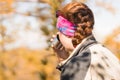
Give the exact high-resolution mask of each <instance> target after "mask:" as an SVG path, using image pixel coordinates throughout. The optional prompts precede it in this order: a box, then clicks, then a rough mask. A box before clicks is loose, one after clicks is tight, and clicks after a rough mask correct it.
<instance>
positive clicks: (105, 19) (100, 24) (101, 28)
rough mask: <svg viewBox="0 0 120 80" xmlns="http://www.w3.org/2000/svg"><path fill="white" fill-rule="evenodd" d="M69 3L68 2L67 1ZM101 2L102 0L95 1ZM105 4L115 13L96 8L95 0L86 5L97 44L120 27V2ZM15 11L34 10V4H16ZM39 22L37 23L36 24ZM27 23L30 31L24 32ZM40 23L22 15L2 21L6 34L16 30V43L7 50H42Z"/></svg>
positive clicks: (42, 37)
mask: <svg viewBox="0 0 120 80" xmlns="http://www.w3.org/2000/svg"><path fill="white" fill-rule="evenodd" d="M68 1H69V0H68ZM97 1H102V0H97ZM106 2H107V3H112V5H113V6H114V8H115V9H116V13H115V14H112V13H110V12H108V11H106V10H105V9H104V8H101V7H97V6H96V5H95V4H94V3H95V0H90V1H89V2H87V3H86V4H87V5H88V6H89V7H90V8H91V9H92V10H93V13H94V15H95V25H94V31H93V32H94V34H95V37H96V38H97V40H98V41H99V42H102V41H103V40H104V38H105V37H106V36H107V35H108V34H110V33H111V32H112V30H113V29H115V28H116V27H117V26H120V5H119V4H120V0H106ZM17 6H18V8H17V10H18V11H20V12H24V11H30V10H32V9H34V7H35V6H36V4H32V3H31V4H28V3H24V4H23V3H21V4H17ZM38 22H39V23H38ZM28 23H29V25H31V28H32V31H24V28H25V26H26V25H27V24H28ZM41 24H42V23H40V21H38V20H37V19H36V18H34V17H26V16H23V15H13V16H11V17H9V18H8V19H7V20H5V21H4V25H6V26H7V28H8V32H10V31H12V30H14V29H16V30H19V32H18V33H17V37H16V39H17V42H15V44H10V45H7V47H8V48H14V47H19V46H25V47H28V48H32V49H39V48H44V47H45V46H47V43H46V42H45V40H46V37H45V36H43V35H42V33H40V31H39V30H40V28H39V26H40V25H41Z"/></svg>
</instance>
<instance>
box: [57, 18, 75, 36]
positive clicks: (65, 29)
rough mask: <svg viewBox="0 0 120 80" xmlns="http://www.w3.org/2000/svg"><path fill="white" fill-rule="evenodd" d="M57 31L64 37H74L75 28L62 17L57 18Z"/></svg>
mask: <svg viewBox="0 0 120 80" xmlns="http://www.w3.org/2000/svg"><path fill="white" fill-rule="evenodd" d="M57 29H58V30H59V31H60V32H61V33H63V34H64V35H66V36H74V32H75V31H76V26H75V24H73V23H72V22H70V21H68V20H67V19H65V18H64V17H62V16H58V19H57Z"/></svg>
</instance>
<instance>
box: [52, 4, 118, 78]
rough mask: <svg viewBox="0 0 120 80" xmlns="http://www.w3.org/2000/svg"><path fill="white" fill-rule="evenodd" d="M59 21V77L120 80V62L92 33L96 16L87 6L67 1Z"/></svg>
mask: <svg viewBox="0 0 120 80" xmlns="http://www.w3.org/2000/svg"><path fill="white" fill-rule="evenodd" d="M56 24H57V25H56V26H57V29H58V31H59V32H58V33H57V38H58V40H59V43H58V44H57V45H53V49H54V51H55V52H56V54H57V56H58V59H59V64H58V66H57V69H59V70H60V71H61V79H60V80H120V61H119V60H118V59H117V58H116V57H115V56H114V54H113V53H112V52H111V51H110V50H108V49H107V48H106V47H105V46H103V45H102V44H101V43H98V42H97V41H96V39H95V37H94V36H93V34H92V30H93V28H94V27H93V26H94V15H93V13H92V11H91V9H90V8H89V7H88V6H87V5H85V4H83V3H79V2H71V3H69V4H67V5H66V6H64V7H63V8H62V9H60V10H58V12H57V23H56Z"/></svg>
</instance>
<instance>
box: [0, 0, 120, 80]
mask: <svg viewBox="0 0 120 80" xmlns="http://www.w3.org/2000/svg"><path fill="white" fill-rule="evenodd" d="M71 1H80V2H84V3H85V4H87V5H88V6H89V7H90V8H91V9H92V11H93V13H94V16H95V25H94V30H93V33H94V36H95V37H96V38H97V40H98V41H99V42H100V43H102V44H104V45H105V46H106V47H108V48H109V49H110V50H111V51H112V52H113V54H114V55H116V56H117V57H118V58H119V59H120V5H119V4H120V0H0V80H59V74H60V72H59V71H58V70H56V66H57V64H58V60H57V58H56V55H55V53H54V51H53V50H52V49H51V47H50V42H49V39H50V38H51V36H52V35H53V34H55V33H56V32H57V30H56V28H55V27H56V26H55V25H56V16H55V12H56V10H57V9H58V8H59V7H60V6H64V5H65V4H67V3H69V2H71ZM108 55H109V54H108Z"/></svg>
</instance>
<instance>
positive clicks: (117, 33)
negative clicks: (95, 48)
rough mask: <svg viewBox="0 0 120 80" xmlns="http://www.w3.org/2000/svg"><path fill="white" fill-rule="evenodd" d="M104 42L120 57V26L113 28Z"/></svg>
mask: <svg viewBox="0 0 120 80" xmlns="http://www.w3.org/2000/svg"><path fill="white" fill-rule="evenodd" d="M104 44H105V45H106V46H107V47H108V48H109V49H110V50H111V51H112V52H113V53H114V54H115V55H116V56H117V57H118V58H119V59H120V27H118V28H117V29H115V30H113V32H112V33H111V34H110V35H109V36H108V37H107V38H106V40H105V42H104Z"/></svg>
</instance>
